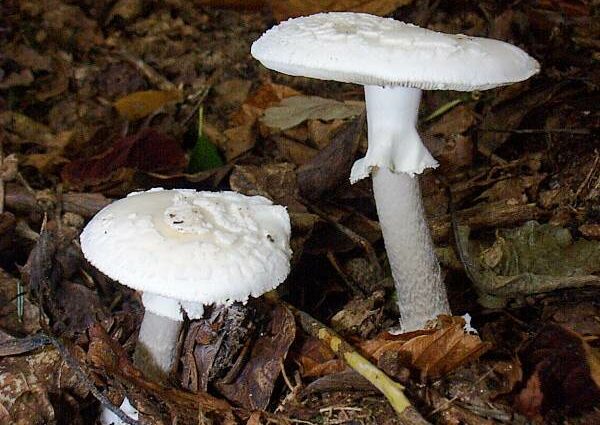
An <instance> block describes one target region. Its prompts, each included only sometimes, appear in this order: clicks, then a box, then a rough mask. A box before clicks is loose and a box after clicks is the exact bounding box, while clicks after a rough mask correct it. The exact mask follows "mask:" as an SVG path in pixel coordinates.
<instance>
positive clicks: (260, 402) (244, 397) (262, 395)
mask: <svg viewBox="0 0 600 425" xmlns="http://www.w3.org/2000/svg"><path fill="white" fill-rule="evenodd" d="M295 337H296V322H295V320H294V316H293V315H292V313H291V312H290V311H289V310H288V309H287V307H285V306H283V305H278V306H277V307H276V308H275V310H274V311H273V313H272V317H271V322H270V323H269V326H268V328H267V329H266V330H265V332H263V333H261V335H260V336H259V337H258V339H257V340H256V342H255V343H254V347H253V348H252V352H251V354H250V358H249V360H248V361H247V362H246V363H245V364H244V366H243V368H242V370H241V371H240V373H239V374H238V375H237V376H236V377H235V378H233V379H231V380H230V379H227V378H228V377H226V381H227V382H217V388H218V389H219V391H221V392H222V393H223V394H224V395H225V396H226V397H227V398H228V399H229V400H232V401H235V402H236V403H239V404H240V405H242V406H243V407H246V408H248V409H253V410H256V409H260V410H264V409H265V408H266V407H267V405H268V404H269V400H270V398H271V393H272V392H273V388H274V386H275V380H276V379H277V377H278V376H279V374H280V373H281V363H282V362H283V360H285V357H286V356H287V352H288V350H289V348H290V346H291V345H292V342H293V341H294V339H295Z"/></svg>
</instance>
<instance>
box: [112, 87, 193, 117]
mask: <svg viewBox="0 0 600 425" xmlns="http://www.w3.org/2000/svg"><path fill="white" fill-rule="evenodd" d="M180 99H181V92H180V91H179V90H168V91H167V90H144V91H138V92H135V93H131V94H128V95H126V96H123V97H122V98H120V99H118V100H117V101H115V103H114V104H113V105H114V107H115V109H116V110H117V111H118V112H119V115H121V116H122V117H123V118H125V119H127V120H129V121H135V120H138V119H140V118H144V117H145V116H148V115H150V114H152V113H153V112H155V111H156V110H158V109H160V108H162V107H163V106H165V105H166V104H168V103H170V102H176V101H179V100H180Z"/></svg>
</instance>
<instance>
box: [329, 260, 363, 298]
mask: <svg viewBox="0 0 600 425" xmlns="http://www.w3.org/2000/svg"><path fill="white" fill-rule="evenodd" d="M327 259H328V260H329V262H330V263H331V265H332V266H333V268H334V269H335V271H336V272H337V273H338V275H340V277H341V278H342V280H343V281H344V283H345V284H346V286H348V288H350V290H351V291H352V293H353V294H354V295H355V296H364V295H365V293H364V291H363V290H362V289H360V288H359V287H358V286H357V285H356V284H355V283H354V282H353V281H352V280H351V279H350V278H348V276H346V273H344V271H343V270H342V268H341V267H340V264H339V263H338V261H337V258H335V254H334V253H333V251H327Z"/></svg>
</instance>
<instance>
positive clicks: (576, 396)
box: [0, 0, 600, 425]
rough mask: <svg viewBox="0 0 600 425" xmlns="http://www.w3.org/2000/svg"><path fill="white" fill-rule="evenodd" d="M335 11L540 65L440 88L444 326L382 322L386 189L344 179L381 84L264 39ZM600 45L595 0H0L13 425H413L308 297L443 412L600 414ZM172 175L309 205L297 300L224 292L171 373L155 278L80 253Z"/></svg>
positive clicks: (437, 204)
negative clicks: (85, 241)
mask: <svg viewBox="0 0 600 425" xmlns="http://www.w3.org/2000/svg"><path fill="white" fill-rule="evenodd" d="M339 10H352V11H361V12H367V13H373V14H378V15H381V16H390V17H393V18H395V19H398V20H402V21H405V22H412V23H414V24H417V25H419V26H422V27H427V28H430V29H433V30H437V31H443V32H448V33H463V34H467V35H471V36H484V37H490V38H496V39H500V40H504V41H507V42H509V43H512V44H515V45H517V46H519V47H521V48H523V49H524V50H525V51H526V52H528V53H529V54H530V55H532V56H533V57H534V58H536V59H537V60H538V61H539V62H540V64H541V71H540V73H539V74H537V75H536V76H534V77H532V78H531V79H529V80H527V81H525V82H522V83H518V84H514V85H511V86H508V87H504V88H498V89H493V90H488V91H482V92H473V93H463V92H451V91H427V92H424V94H423V100H422V103H421V109H420V114H419V131H420V134H421V135H422V137H423V140H424V142H425V144H426V146H427V147H428V148H429V150H430V151H431V152H432V154H433V155H434V157H435V158H436V159H437V160H438V161H439V163H440V166H439V168H437V169H435V170H428V171H426V172H425V173H424V174H423V175H421V176H420V184H421V191H422V194H423V201H424V207H425V210H426V215H427V221H428V224H429V226H430V230H431V233H432V237H433V240H434V242H435V245H436V254H437V256H438V258H439V260H440V262H441V264H442V268H443V273H444V278H445V282H446V286H447V290H448V296H449V299H450V304H451V307H452V312H453V314H454V316H452V317H449V316H448V317H440V318H439V319H438V321H437V322H435V323H432V325H431V328H429V329H427V330H423V331H418V332H413V333H409V334H401V335H392V334H391V333H389V332H388V331H389V330H390V329H393V328H394V327H395V326H396V325H397V322H398V321H397V318H398V311H397V307H396V303H395V296H394V285H393V280H392V278H391V275H390V271H389V266H388V263H387V258H386V254H385V249H384V246H383V241H382V237H381V230H380V226H379V223H378V221H377V214H376V210H375V204H374V200H373V195H372V189H371V182H370V179H365V180H361V181H360V182H358V183H357V184H355V185H350V182H349V181H348V176H349V172H350V167H351V165H352V163H353V161H354V160H356V159H357V158H359V157H361V156H363V155H364V153H365V151H366V148H367V140H366V131H365V123H364V115H363V114H362V111H363V109H364V103H363V101H364V98H363V91H362V88H361V87H360V86H356V85H352V84H342V83H336V82H324V81H319V80H314V79H308V78H300V77H290V76H287V75H283V74H280V73H277V72H274V71H270V70H267V69H266V68H264V67H262V66H261V65H260V64H259V62H258V61H256V60H255V59H253V58H252V57H251V55H250V45H251V44H252V42H253V41H254V40H256V39H257V38H258V37H259V36H260V35H261V34H262V33H263V32H264V31H265V30H267V29H268V28H270V27H271V26H273V25H275V24H277V23H278V22H280V21H282V20H285V19H287V18H289V17H294V16H300V15H307V14H311V13H316V12H319V11H339ZM599 40H600V3H599V2H598V1H595V0H590V1H584V0H531V1H519V0H513V1H493V0H484V1H466V0H456V1H452V2H443V1H439V0H420V1H416V0H415V1H412V0H380V1H365V0H331V1H323V0H306V1H300V0H288V1H277V0H247V1H244V0H192V1H182V0H166V1H162V2H159V1H142V0H117V1H115V0H99V1H91V0H82V1H69V0H4V1H2V2H1V3H0V423H2V424H4V423H6V424H9V423H10V424H20V425H21V424H22V425H25V424H69V425H70V424H74V425H75V424H92V423H96V421H97V417H98V413H99V411H100V408H101V407H103V406H104V407H106V406H109V405H114V406H119V405H120V404H121V402H122V401H123V398H124V397H126V396H127V397H128V398H129V399H130V400H132V402H133V403H134V404H135V405H136V406H137V407H138V409H139V410H140V412H141V416H140V420H141V423H147V424H178V425H180V424H236V423H239V424H248V425H258V424H328V425H333V424H399V423H402V422H401V420H400V419H398V418H397V416H396V414H395V412H394V410H393V409H392V407H391V406H390V405H389V403H388V401H387V400H386V398H385V397H383V396H382V395H381V393H380V392H379V391H378V390H377V389H376V388H375V387H373V386H372V385H371V384H370V383H369V382H368V381H366V380H365V379H364V378H362V377H361V376H360V375H358V374H357V373H356V372H355V371H354V370H353V369H352V368H349V367H348V366H347V365H346V364H345V363H344V362H343V361H342V360H340V359H339V358H338V357H337V356H336V355H335V353H333V352H332V351H331V350H330V349H329V348H328V347H327V345H325V344H324V343H323V342H321V341H320V340H319V339H318V338H316V337H315V335H311V334H310V332H309V331H308V329H307V327H306V326H305V324H304V323H303V322H302V320H299V319H298V317H299V316H298V315H297V313H296V310H295V309H296V308H297V309H299V310H300V311H301V312H304V313H307V314H308V315H310V316H308V317H310V318H311V320H314V319H317V320H319V321H321V322H322V323H324V324H326V325H327V326H329V327H330V328H332V329H334V330H335V331H337V332H338V333H339V334H340V335H341V336H342V337H344V339H345V340H346V341H347V342H349V343H350V344H352V346H354V347H356V349H357V350H358V352H360V353H361V354H362V355H363V356H365V357H366V358H367V359H369V360H370V361H371V362H372V363H373V364H375V365H376V366H377V368H378V369H379V370H381V371H383V372H385V373H386V374H387V375H389V376H390V377H392V378H393V379H394V380H396V381H397V382H400V383H401V384H402V385H404V386H405V392H406V394H407V396H408V398H409V399H410V401H411V403H412V405H413V406H414V407H415V408H416V409H417V410H418V411H419V412H420V414H421V415H422V416H423V417H424V418H425V419H426V420H427V421H429V422H430V423H435V424H448V425H458V424H472V425H483V424H486V425H487V424H528V423H536V424H590V425H591V424H599V423H600V354H599V351H598V350H599V347H600V340H599V337H600V303H599V300H600V298H599V294H600V292H599V289H598V288H599V286H600V145H599V143H598V140H599V139H598V135H599V131H598V129H599V124H600V111H599V109H598V105H600V95H599V86H600V72H599V61H600V41H599ZM315 96H318V98H315ZM286 99H295V100H294V102H295V103H293V104H291V103H290V102H289V101H287V100H286ZM315 99H316V100H315ZM315 102H318V105H317V104H316V103H315ZM332 152H335V154H332ZM153 187H164V188H194V189H198V190H235V191H238V192H240V193H243V194H247V195H263V196H266V197H267V198H269V199H271V200H272V201H273V202H275V203H277V204H281V205H285V206H286V207H287V209H288V212H289V213H290V217H291V220H292V241H291V244H292V248H293V258H292V272H291V274H290V276H289V278H288V279H287V280H286V282H284V283H283V284H282V285H281V286H280V287H279V288H278V292H279V294H280V296H281V297H282V298H283V299H284V300H285V301H286V302H288V303H289V304H290V305H293V306H294V307H295V308H293V307H286V305H285V304H281V303H279V304H277V305H276V306H274V305H273V304H272V302H269V301H265V300H263V299H255V300H251V301H250V302H249V303H248V304H247V305H238V304H235V305H234V306H233V307H232V308H230V309H220V308H218V307H213V308H209V309H207V314H206V315H205V318H204V319H202V320H194V321H191V322H190V323H187V324H186V329H185V330H186V331H185V332H184V335H182V337H181V341H180V346H181V350H180V351H181V352H180V361H179V362H178V367H177V370H175V371H173V373H172V375H171V376H170V379H169V381H168V382H167V383H162V384H159V383H157V382H155V381H153V380H152V379H149V378H148V377H146V376H145V375H144V374H143V373H142V372H140V371H139V370H138V369H137V368H136V367H135V366H134V364H133V363H132V353H133V350H134V348H135V343H136V339H137V333H138V330H139V325H140V322H141V319H142V316H143V307H142V304H141V299H140V297H139V295H137V294H136V293H135V292H134V291H132V290H130V289H128V288H126V287H124V286H121V285H120V284H118V283H117V282H115V281H112V280H110V279H109V278H107V277H106V276H104V275H103V274H101V273H100V272H99V271H97V270H96V269H94V268H93V267H92V266H91V265H90V264H89V263H87V262H86V261H85V259H84V258H83V255H82V253H81V248H80V245H79V234H80V232H81V230H82V229H83V227H84V226H85V224H86V223H87V221H88V220H89V219H90V218H91V217H92V216H93V215H94V214H96V213H97V212H98V211H99V210H100V209H101V208H103V207H104V206H106V205H108V204H109V203H110V202H111V201H112V200H114V199H118V198H122V197H124V196H125V195H126V194H128V193H130V192H132V191H135V190H146V189H150V188H153ZM467 313H468V314H469V315H470V316H471V317H472V322H471V326H473V327H474V328H475V329H476V330H477V331H478V333H469V332H466V331H464V329H463V325H464V319H463V318H462V317H460V316H463V315H465V314H467Z"/></svg>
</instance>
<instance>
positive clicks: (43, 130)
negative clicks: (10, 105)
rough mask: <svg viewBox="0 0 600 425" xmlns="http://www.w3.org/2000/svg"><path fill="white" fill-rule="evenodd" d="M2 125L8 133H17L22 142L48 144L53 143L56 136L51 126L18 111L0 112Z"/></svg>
mask: <svg viewBox="0 0 600 425" xmlns="http://www.w3.org/2000/svg"><path fill="white" fill-rule="evenodd" d="M0 126H2V128H3V129H4V130H5V131H7V132H8V133H14V134H15V135H17V136H18V137H19V141H20V142H21V143H35V144H40V145H44V146H48V145H50V144H52V143H53V140H54V137H55V136H54V133H53V132H52V130H51V129H50V128H49V127H47V126H46V125H44V124H41V123H39V122H37V121H35V120H33V119H31V118H29V117H28V116H27V115H23V114H20V113H18V112H12V111H5V112H0ZM14 141H15V140H13V142H14Z"/></svg>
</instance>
